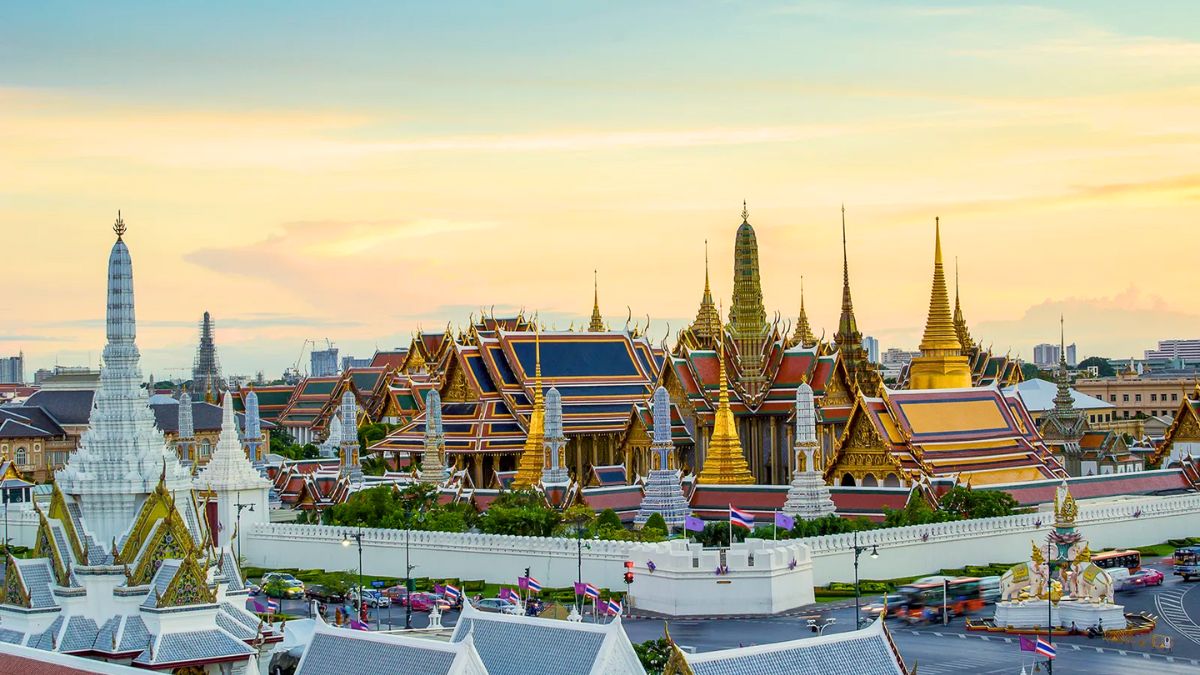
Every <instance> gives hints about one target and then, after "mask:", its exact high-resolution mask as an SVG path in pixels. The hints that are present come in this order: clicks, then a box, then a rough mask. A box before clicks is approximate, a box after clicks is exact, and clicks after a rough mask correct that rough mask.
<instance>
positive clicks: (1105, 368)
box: [1076, 356, 1117, 377]
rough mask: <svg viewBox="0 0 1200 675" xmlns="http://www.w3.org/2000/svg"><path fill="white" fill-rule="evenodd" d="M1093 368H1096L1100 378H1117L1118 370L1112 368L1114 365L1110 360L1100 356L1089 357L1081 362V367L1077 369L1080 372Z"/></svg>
mask: <svg viewBox="0 0 1200 675" xmlns="http://www.w3.org/2000/svg"><path fill="white" fill-rule="evenodd" d="M1092 366H1095V367H1096V372H1097V373H1098V374H1099V375H1100V377H1115V376H1116V374H1117V371H1116V369H1114V368H1113V367H1112V365H1111V364H1110V363H1109V362H1108V359H1106V358H1103V357H1100V356H1089V357H1087V358H1086V359H1084V360H1082V361H1080V362H1079V365H1078V366H1076V367H1077V368H1078V369H1079V370H1084V369H1087V368H1091V367H1092Z"/></svg>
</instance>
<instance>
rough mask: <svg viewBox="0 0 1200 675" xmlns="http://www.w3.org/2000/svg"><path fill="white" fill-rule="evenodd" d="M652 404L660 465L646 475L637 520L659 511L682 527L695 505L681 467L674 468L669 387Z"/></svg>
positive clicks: (653, 446)
mask: <svg viewBox="0 0 1200 675" xmlns="http://www.w3.org/2000/svg"><path fill="white" fill-rule="evenodd" d="M652 404H653V405H652V406H651V409H650V412H651V413H652V414H653V416H654V431H653V432H652V435H653V436H654V438H653V439H652V441H653V442H652V443H651V444H650V452H652V453H654V456H655V461H656V463H657V466H656V467H655V468H654V469H651V470H650V472H649V474H648V475H647V476H646V492H645V494H643V495H642V505H641V508H639V509H638V512H637V515H636V516H634V519H633V522H634V524H635V525H636V526H638V527H641V526H642V525H645V524H646V521H647V520H649V519H650V516H652V515H653V514H655V513H657V514H659V515H661V516H662V517H663V520H665V521H667V528H668V529H675V528H681V527H683V525H684V521H686V520H687V517H688V516H689V515H691V513H692V509H691V507H690V506H688V502H687V498H686V497H684V496H683V485H682V484H681V482H680V476H679V471H677V470H676V469H672V468H671V453H672V452H674V450H675V442H674V441H673V440H672V439H671V399H670V396H669V395H668V394H667V390H666V388H664V387H659V388H658V389H655V390H654V398H653V399H652Z"/></svg>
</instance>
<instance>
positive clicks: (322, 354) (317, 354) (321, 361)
mask: <svg viewBox="0 0 1200 675" xmlns="http://www.w3.org/2000/svg"><path fill="white" fill-rule="evenodd" d="M311 359H312V368H311V369H310V370H309V373H308V374H309V375H311V376H313V377H329V376H331V375H337V374H338V350H337V347H334V346H333V345H329V346H328V348H326V349H314V350H313V352H312V356H311Z"/></svg>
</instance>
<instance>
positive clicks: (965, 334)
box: [954, 256, 975, 354]
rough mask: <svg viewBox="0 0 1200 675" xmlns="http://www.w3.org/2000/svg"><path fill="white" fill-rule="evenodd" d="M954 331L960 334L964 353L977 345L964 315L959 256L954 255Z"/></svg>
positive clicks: (959, 338) (959, 337) (959, 339)
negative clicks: (959, 285)
mask: <svg viewBox="0 0 1200 675" xmlns="http://www.w3.org/2000/svg"><path fill="white" fill-rule="evenodd" d="M954 332H955V334H957V335H958V341H959V343H961V344H962V351H963V353H964V354H966V353H968V352H970V351H971V350H972V348H973V347H974V346H975V342H974V341H973V340H972V339H971V330H970V329H969V328H967V319H966V317H965V316H963V311H962V304H961V303H960V302H959V293H958V256H954Z"/></svg>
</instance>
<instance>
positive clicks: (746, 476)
mask: <svg viewBox="0 0 1200 675" xmlns="http://www.w3.org/2000/svg"><path fill="white" fill-rule="evenodd" d="M718 361H719V362H720V364H721V365H720V376H721V394H720V399H719V403H718V405H717V412H716V416H715V418H714V420H713V432H712V438H711V439H710V440H709V442H708V453H707V455H706V456H705V457H704V468H702V469H701V470H700V475H699V476H697V477H696V482H697V483H703V484H709V485H753V484H754V476H753V475H751V473H750V467H749V466H748V465H747V464H746V457H745V456H744V455H742V443H741V441H739V440H738V433H737V423H736V422H735V421H734V419H733V411H732V410H731V409H730V408H729V382H728V381H727V379H726V376H725V348H724V346H723V345H722V347H721V349H720V351H719V352H718Z"/></svg>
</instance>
